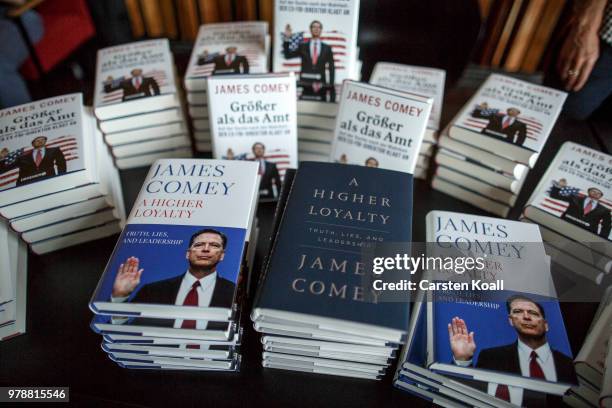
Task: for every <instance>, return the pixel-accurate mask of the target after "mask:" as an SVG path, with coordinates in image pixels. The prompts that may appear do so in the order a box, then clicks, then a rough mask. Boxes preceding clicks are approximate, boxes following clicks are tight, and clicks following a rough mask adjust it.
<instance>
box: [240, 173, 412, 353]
mask: <svg viewBox="0 0 612 408" xmlns="http://www.w3.org/2000/svg"><path fill="white" fill-rule="evenodd" d="M289 194H290V195H289V200H288V203H287V205H286V208H285V212H284V214H283V218H282V221H281V226H280V229H279V232H278V234H277V236H276V240H275V243H274V246H273V248H272V253H271V255H270V259H269V263H268V266H267V270H266V272H265V273H266V276H265V278H264V282H263V285H262V286H261V287H260V293H259V296H258V300H257V302H256V305H255V309H254V311H253V313H252V315H251V318H252V319H253V320H254V321H256V320H257V319H258V318H259V317H260V316H262V315H266V316H268V317H276V318H281V319H287V318H290V319H296V321H301V322H306V323H313V324H319V325H320V322H326V323H334V322H336V323H342V324H341V325H342V326H343V327H347V326H350V325H357V326H358V327H371V328H381V329H389V330H392V331H395V332H397V333H401V334H400V335H399V338H395V339H394V340H395V341H403V335H404V334H405V330H406V326H407V324H408V313H409V303H408V300H406V302H382V301H381V302H377V300H378V297H377V295H378V294H377V293H373V290H372V287H365V286H364V276H366V275H371V273H372V272H371V269H370V270H368V267H367V262H365V259H364V255H363V254H364V251H367V250H370V249H373V250H375V248H376V246H377V245H380V244H385V243H395V244H397V243H400V244H405V245H406V246H409V243H410V240H411V230H412V175H410V174H407V173H401V172H396V171H391V170H382V169H375V168H368V167H361V166H353V165H343V164H335V163H315V162H304V163H302V164H301V165H300V168H299V169H298V171H297V174H296V177H295V180H294V182H293V186H292V189H291V192H290V193H289ZM361 333H362V332H360V334H361ZM368 334H369V333H368Z"/></svg>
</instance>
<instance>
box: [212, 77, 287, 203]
mask: <svg viewBox="0 0 612 408" xmlns="http://www.w3.org/2000/svg"><path fill="white" fill-rule="evenodd" d="M208 101H209V106H210V123H211V133H212V142H213V157H215V158H217V159H233V160H253V161H255V162H256V163H257V164H258V166H259V170H258V171H259V174H260V175H261V184H260V191H259V193H260V198H262V199H277V198H278V195H279V192H280V186H281V182H282V179H283V176H284V173H285V171H286V169H287V168H295V167H297V125H296V107H295V106H296V103H295V78H294V75H293V74H292V73H288V74H261V75H248V76H246V75H239V76H231V77H223V76H213V77H210V78H209V79H208Z"/></svg>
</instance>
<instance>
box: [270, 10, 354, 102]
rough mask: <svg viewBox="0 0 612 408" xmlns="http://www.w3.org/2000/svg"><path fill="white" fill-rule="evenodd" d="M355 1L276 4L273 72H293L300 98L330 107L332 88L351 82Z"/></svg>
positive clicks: (333, 99) (333, 96)
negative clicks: (345, 81) (327, 104)
mask: <svg viewBox="0 0 612 408" xmlns="http://www.w3.org/2000/svg"><path fill="white" fill-rule="evenodd" d="M358 23H359V0H345V1H341V2H339V1H320V0H303V1H299V2H298V1H294V0H278V1H276V2H275V10H274V33H273V35H274V45H275V47H274V54H273V58H272V63H273V71H274V72H287V71H290V72H295V73H296V75H297V79H298V95H299V96H300V99H305V100H313V101H323V102H335V100H336V92H337V91H336V90H337V85H340V84H342V82H343V81H344V80H345V79H354V78H353V75H354V73H355V64H356V61H357V47H356V45H357V29H358Z"/></svg>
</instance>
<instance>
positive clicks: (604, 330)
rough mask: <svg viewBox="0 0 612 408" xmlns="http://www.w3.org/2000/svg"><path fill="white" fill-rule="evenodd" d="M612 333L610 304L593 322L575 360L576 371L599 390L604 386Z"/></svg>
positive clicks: (611, 309) (611, 307)
mask: <svg viewBox="0 0 612 408" xmlns="http://www.w3.org/2000/svg"><path fill="white" fill-rule="evenodd" d="M611 335H612V306H611V305H610V304H608V306H606V307H605V309H604V310H603V312H602V313H601V315H600V316H599V317H598V319H597V321H596V322H595V323H594V324H593V326H592V329H591V331H590V332H589V334H588V335H587V337H586V339H585V340H584V344H583V345H582V347H581V348H580V351H579V352H578V355H577V356H576V359H575V360H574V364H575V365H576V373H578V375H579V376H580V377H581V378H582V379H584V380H585V381H586V382H588V383H589V384H591V386H593V387H595V388H596V389H598V390H601V388H602V387H603V386H604V382H603V378H604V371H605V360H606V353H607V343H608V342H609V339H610V336H611Z"/></svg>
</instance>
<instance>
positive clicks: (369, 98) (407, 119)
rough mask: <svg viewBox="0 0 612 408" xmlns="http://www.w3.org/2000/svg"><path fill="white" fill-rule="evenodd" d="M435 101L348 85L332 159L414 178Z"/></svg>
mask: <svg viewBox="0 0 612 408" xmlns="http://www.w3.org/2000/svg"><path fill="white" fill-rule="evenodd" d="M432 102H433V99H432V98H427V97H421V96H418V95H414V94H408V93H405V92H401V91H396V90H392V89H387V88H382V87H378V86H374V85H369V84H364V83H361V82H355V81H349V80H347V81H345V82H344V84H343V87H342V96H341V98H340V109H339V112H338V117H337V118H336V130H335V135H334V142H333V145H332V153H331V160H332V161H334V162H338V163H348V164H359V165H365V166H368V167H380V168H383V169H389V170H396V171H403V172H406V173H410V174H413V173H414V170H415V168H416V165H417V160H418V157H419V151H420V149H421V144H422V142H423V136H424V134H425V128H426V127H427V121H428V119H429V114H430V112H431V107H432Z"/></svg>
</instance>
